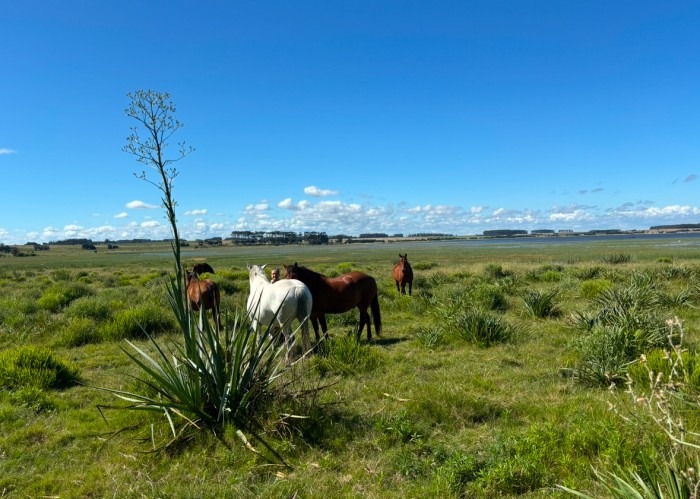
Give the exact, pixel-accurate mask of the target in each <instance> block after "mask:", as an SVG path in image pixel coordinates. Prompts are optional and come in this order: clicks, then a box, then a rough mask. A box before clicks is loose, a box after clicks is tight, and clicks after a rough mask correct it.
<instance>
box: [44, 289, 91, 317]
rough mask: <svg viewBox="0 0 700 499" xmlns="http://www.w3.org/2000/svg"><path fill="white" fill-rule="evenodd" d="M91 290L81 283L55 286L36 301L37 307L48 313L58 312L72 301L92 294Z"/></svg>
mask: <svg viewBox="0 0 700 499" xmlns="http://www.w3.org/2000/svg"><path fill="white" fill-rule="evenodd" d="M93 293H94V291H93V290H92V288H90V287H89V286H87V285H86V284H83V283H77V282H76V283H68V284H61V285H58V284H55V285H53V286H51V287H49V288H48V289H47V290H46V291H44V293H43V294H42V295H41V297H40V298H39V299H38V300H37V303H38V305H39V306H40V307H41V308H43V309H44V310H48V311H49V312H58V311H59V310H61V309H62V308H64V307H65V306H67V305H68V304H69V303H70V302H72V301H73V300H76V299H78V298H80V297H81V296H87V295H90V294H93Z"/></svg>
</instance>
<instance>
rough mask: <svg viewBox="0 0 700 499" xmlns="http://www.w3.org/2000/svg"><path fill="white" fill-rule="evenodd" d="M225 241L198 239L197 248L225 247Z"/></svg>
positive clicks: (214, 238) (216, 238)
mask: <svg viewBox="0 0 700 499" xmlns="http://www.w3.org/2000/svg"><path fill="white" fill-rule="evenodd" d="M223 244H224V240H223V239H222V238H220V237H210V238H208V239H197V246H223Z"/></svg>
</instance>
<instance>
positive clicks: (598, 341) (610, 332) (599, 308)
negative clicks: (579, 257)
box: [572, 273, 667, 386]
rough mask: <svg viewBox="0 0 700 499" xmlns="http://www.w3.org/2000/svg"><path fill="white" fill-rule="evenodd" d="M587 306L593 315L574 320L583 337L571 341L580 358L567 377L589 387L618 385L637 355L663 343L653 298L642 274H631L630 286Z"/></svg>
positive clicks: (611, 291) (612, 290)
mask: <svg viewBox="0 0 700 499" xmlns="http://www.w3.org/2000/svg"><path fill="white" fill-rule="evenodd" d="M592 303H593V305H594V307H595V308H596V309H595V310H593V311H591V312H579V313H577V314H575V316H574V326H575V327H576V328H578V329H579V330H581V331H583V333H584V334H583V335H582V336H580V337H578V338H576V339H575V340H574V348H575V350H576V351H577V353H578V354H579V356H580V358H579V363H578V365H577V367H576V368H574V369H573V371H572V373H573V374H574V376H576V377H577V378H578V379H580V380H582V381H584V382H586V383H589V384H594V385H599V386H601V385H602V386H608V385H610V384H611V383H614V384H622V383H623V382H624V380H625V375H626V372H627V368H628V367H629V366H630V365H631V364H632V363H633V362H634V361H635V360H636V359H637V358H638V357H639V356H640V355H641V354H643V353H644V352H647V351H649V350H650V349H653V348H656V347H660V346H663V345H664V344H666V342H667V334H666V328H667V326H666V321H665V320H664V319H663V315H662V314H663V311H662V310H663V309H662V307H661V305H660V300H659V295H658V293H657V292H655V290H654V286H653V285H651V284H650V283H649V282H648V281H647V275H646V274H641V273H636V274H635V275H634V276H633V278H632V279H631V281H630V284H628V285H627V286H618V287H614V288H610V289H608V290H605V291H603V292H602V293H601V294H600V295H599V296H597V297H596V298H594V299H593V301H592Z"/></svg>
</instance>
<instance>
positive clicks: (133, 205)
mask: <svg viewBox="0 0 700 499" xmlns="http://www.w3.org/2000/svg"><path fill="white" fill-rule="evenodd" d="M126 207H127V208H129V209H130V210H153V209H155V208H160V206H156V205H153V204H147V203H144V202H143V201H138V200H135V201H131V202H129V203H126Z"/></svg>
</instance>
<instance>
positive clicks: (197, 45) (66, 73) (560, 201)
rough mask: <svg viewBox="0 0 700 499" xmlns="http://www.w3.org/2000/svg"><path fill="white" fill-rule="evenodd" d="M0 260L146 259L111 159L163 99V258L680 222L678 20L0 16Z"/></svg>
mask: <svg viewBox="0 0 700 499" xmlns="http://www.w3.org/2000/svg"><path fill="white" fill-rule="evenodd" d="M0 12H1V14H2V15H1V16H0V26H1V28H0V173H1V175H2V181H1V185H2V196H0V243H4V244H23V243H25V242H29V241H31V242H40V243H46V242H51V241H58V240H62V239H68V238H89V239H92V240H93V241H96V242H100V241H104V240H107V239H109V240H112V241H116V240H121V239H133V238H148V239H165V238H169V237H170V235H171V234H170V226H169V224H168V221H167V219H166V218H165V212H164V209H163V207H162V203H161V197H160V194H161V193H160V191H159V190H158V189H157V188H156V187H155V186H154V185H152V184H150V183H148V182H145V181H143V180H140V179H138V178H136V177H135V175H134V173H136V172H140V171H142V170H143V166H142V165H141V164H140V163H138V162H137V161H136V159H135V158H134V156H132V155H130V154H128V153H126V152H124V151H123V148H124V146H125V145H126V142H127V137H128V135H129V133H130V129H131V127H133V126H135V125H137V123H136V122H135V121H134V120H133V119H131V118H128V117H127V116H126V114H125V109H126V107H127V106H128V105H129V103H130V101H129V97H128V94H129V93H130V92H134V91H136V90H140V89H143V90H155V91H159V92H167V93H169V94H170V95H171V99H172V102H173V103H174V104H175V106H176V111H175V117H176V118H177V119H178V120H179V121H181V122H182V123H183V124H184V126H183V127H182V128H181V129H179V130H178V131H177V133H176V134H175V135H174V137H173V138H172V140H171V142H170V143H169V147H168V149H167V151H166V154H167V155H169V156H170V157H174V156H177V151H178V146H177V143H178V142H182V141H184V142H185V143H186V144H188V145H190V146H192V147H194V149H195V150H194V151H193V152H192V153H191V154H189V155H188V156H187V157H185V158H184V159H182V160H181V161H179V162H177V163H176V168H177V170H178V176H177V177H176V178H175V181H174V192H173V196H174V198H175V200H176V202H177V217H178V230H179V231H180V235H181V237H183V238H185V239H190V240H194V239H204V238H209V237H224V238H225V237H228V236H229V235H230V234H231V232H232V231H239V230H262V231H274V230H283V231H295V232H305V231H324V232H326V233H327V234H329V235H335V234H346V235H359V234H360V233H367V232H382V233H387V234H389V235H393V234H404V235H409V234H415V233H426V232H427V233H449V234H454V235H472V234H481V233H482V232H483V231H485V230H494V229H519V230H528V231H531V230H538V229H550V230H555V231H559V230H573V231H582V230H583V231H585V230H595V229H621V230H632V229H637V230H644V229H648V228H649V227H650V226H653V225H668V224H680V223H700V196H698V193H699V187H700V182H699V181H698V174H700V64H699V63H698V62H699V61H700V29H698V26H700V3H698V2H696V1H688V0H674V1H673V2H659V1H657V0H654V1H649V0H634V1H631V0H619V1H618V0H616V1H613V2H611V1H609V0H606V1H599V0H586V1H583V0H580V1H575V0H571V1H562V0H532V1H528V2H519V1H516V0H509V1H503V0H478V1H472V0H459V1H443V0H429V1H427V0H426V1H423V0H414V1H411V0H400V1H399V0H353V1H344V0H338V1H333V2H329V1H322V0H313V1H311V0H297V1H294V2H290V1H279V0H268V1H265V2H241V1H223V0H202V1H197V2H195V1H181V0H170V1H167V2H165V1H160V0H154V1H148V2H144V1H142V0H139V1H135V0H120V1H119V2H96V1H93V0H82V1H78V0H64V1H61V2H56V1H55V0H45V1H36V0H23V1H22V2H4V3H3V4H2V6H1V7H0Z"/></svg>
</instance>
